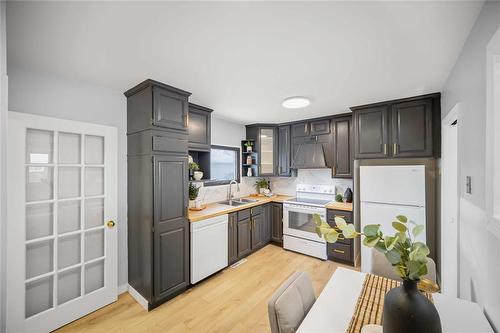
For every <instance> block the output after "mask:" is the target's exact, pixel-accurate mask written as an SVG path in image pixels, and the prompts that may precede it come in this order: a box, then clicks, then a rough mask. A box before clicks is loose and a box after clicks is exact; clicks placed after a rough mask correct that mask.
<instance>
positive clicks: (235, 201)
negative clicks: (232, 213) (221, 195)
mask: <svg viewBox="0 0 500 333" xmlns="http://www.w3.org/2000/svg"><path fill="white" fill-rule="evenodd" d="M257 201H258V200H255V199H245V198H239V199H232V200H225V201H219V202H218V203H219V204H221V205H227V206H233V207H237V206H243V205H246V204H249V203H253V202H257Z"/></svg>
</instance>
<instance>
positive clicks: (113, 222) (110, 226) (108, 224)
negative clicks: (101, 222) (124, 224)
mask: <svg viewBox="0 0 500 333" xmlns="http://www.w3.org/2000/svg"><path fill="white" fill-rule="evenodd" d="M106 225H107V226H108V228H113V227H114V226H115V221H108V222H107V223H106Z"/></svg>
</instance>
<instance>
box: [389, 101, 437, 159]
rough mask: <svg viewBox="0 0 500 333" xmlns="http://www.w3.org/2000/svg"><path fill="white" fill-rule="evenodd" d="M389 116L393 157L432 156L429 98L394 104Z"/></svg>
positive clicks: (430, 106)
mask: <svg viewBox="0 0 500 333" xmlns="http://www.w3.org/2000/svg"><path fill="white" fill-rule="evenodd" d="M391 118H392V137H391V138H392V147H391V149H392V155H393V156H394V157H427V156H432V154H433V149H432V147H433V145H432V144H433V142H432V141H433V140H432V139H433V138H432V100H431V99H423V100H417V101H411V102H405V103H398V104H394V105H392V114H391Z"/></svg>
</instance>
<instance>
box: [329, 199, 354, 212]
mask: <svg viewBox="0 0 500 333" xmlns="http://www.w3.org/2000/svg"><path fill="white" fill-rule="evenodd" d="M326 209H335V210H345V211H349V212H352V202H351V203H349V202H335V201H334V202H330V203H329V204H326Z"/></svg>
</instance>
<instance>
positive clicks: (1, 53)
mask: <svg viewBox="0 0 500 333" xmlns="http://www.w3.org/2000/svg"><path fill="white" fill-rule="evenodd" d="M5 6H6V2H5V1H2V2H1V3H0V332H4V331H5V306H6V304H5V299H6V297H5V275H6V271H7V270H6V267H5V250H6V249H5V243H6V236H5V235H6V230H5V227H6V224H7V221H6V216H7V214H6V211H5V210H6V201H7V198H6V186H5V184H6V165H5V161H6V142H5V141H6V138H7V130H6V129H7V123H6V122H7V99H8V96H7V91H8V90H7V84H8V83H7V56H6V54H7V52H6V47H7V42H6V24H5V15H6V14H5V13H6V7H5Z"/></svg>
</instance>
